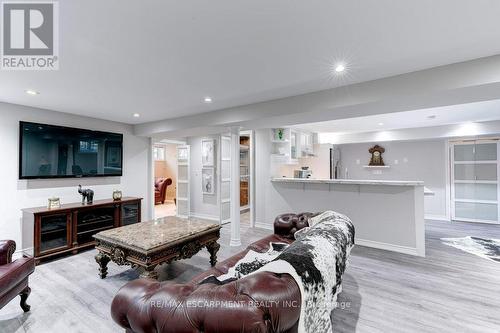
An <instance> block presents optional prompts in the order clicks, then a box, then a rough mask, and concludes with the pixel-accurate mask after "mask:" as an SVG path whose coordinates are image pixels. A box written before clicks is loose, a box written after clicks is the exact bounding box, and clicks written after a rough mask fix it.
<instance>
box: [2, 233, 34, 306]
mask: <svg viewBox="0 0 500 333" xmlns="http://www.w3.org/2000/svg"><path fill="white" fill-rule="evenodd" d="M15 250H16V243H15V242H14V241H12V240H0V309H1V308H3V307H4V306H5V305H6V304H7V303H9V302H10V301H11V300H12V299H13V298H14V297H16V296H17V295H20V296H21V303H20V305H21V308H22V309H23V311H24V312H28V311H29V310H30V306H29V305H28V304H26V299H27V298H28V296H29V294H30V293H31V289H30V287H28V277H29V276H30V274H31V273H33V272H34V271H35V259H33V258H32V257H22V258H19V259H17V260H14V261H12V255H13V254H14V251H15Z"/></svg>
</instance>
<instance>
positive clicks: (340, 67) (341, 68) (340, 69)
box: [335, 64, 345, 73]
mask: <svg viewBox="0 0 500 333" xmlns="http://www.w3.org/2000/svg"><path fill="white" fill-rule="evenodd" d="M343 71H345V66H344V65H343V64H337V66H335V72H337V73H342V72H343Z"/></svg>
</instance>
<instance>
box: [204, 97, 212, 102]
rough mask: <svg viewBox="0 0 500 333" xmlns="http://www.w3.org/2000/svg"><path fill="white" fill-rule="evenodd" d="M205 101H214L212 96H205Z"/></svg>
mask: <svg viewBox="0 0 500 333" xmlns="http://www.w3.org/2000/svg"><path fill="white" fill-rule="evenodd" d="M203 101H204V102H205V103H212V97H209V96H207V97H205V99H204V100H203Z"/></svg>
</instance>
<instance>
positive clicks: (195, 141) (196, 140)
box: [187, 135, 220, 220]
mask: <svg viewBox="0 0 500 333" xmlns="http://www.w3.org/2000/svg"><path fill="white" fill-rule="evenodd" d="M202 139H214V140H215V141H214V142H215V156H214V163H215V164H216V166H215V180H216V181H215V183H214V185H215V188H214V194H203V193H202V188H201V169H202V165H201V140H202ZM187 144H188V145H190V146H191V178H190V188H191V215H192V216H195V217H199V218H205V219H214V220H219V216H220V207H219V201H218V196H219V189H218V187H217V185H218V181H217V179H218V170H219V168H218V165H217V164H218V163H217V161H218V160H219V157H218V156H219V135H211V136H203V137H190V138H188V140H187Z"/></svg>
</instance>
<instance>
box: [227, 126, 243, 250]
mask: <svg viewBox="0 0 500 333" xmlns="http://www.w3.org/2000/svg"><path fill="white" fill-rule="evenodd" d="M229 245H230V246H240V245H241V239H240V129H239V128H238V127H234V128H231V242H230V243H229Z"/></svg>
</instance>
